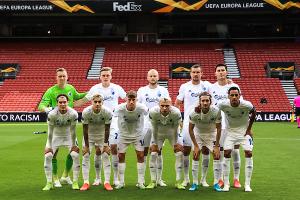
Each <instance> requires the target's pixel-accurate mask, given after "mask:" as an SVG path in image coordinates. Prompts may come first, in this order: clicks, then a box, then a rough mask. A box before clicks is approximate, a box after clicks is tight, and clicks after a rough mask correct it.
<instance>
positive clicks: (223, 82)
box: [209, 64, 242, 188]
mask: <svg viewBox="0 0 300 200" xmlns="http://www.w3.org/2000/svg"><path fill="white" fill-rule="evenodd" d="M215 75H216V78H217V82H215V83H214V84H212V85H211V87H210V88H209V92H210V94H211V96H212V102H213V105H215V106H217V105H218V103H220V102H222V101H224V100H227V99H228V89H229V88H231V87H233V86H234V87H237V88H239V86H238V85H237V84H235V83H232V82H231V81H228V79H227V75H228V72H227V66H226V65H224V64H218V65H216V67H215ZM229 82H230V83H229ZM239 89H240V88H239ZM241 98H242V97H241ZM225 126H226V123H225V117H224V113H223V112H222V134H221V139H220V151H221V154H220V161H221V168H222V165H223V161H224V150H223V144H224V138H225V136H226V131H225ZM239 148H240V146H239V145H235V146H234V149H233V151H232V158H233V168H234V170H233V171H234V181H233V186H234V187H235V188H240V187H241V184H240V181H239V177H240V167H241V159H240V150H239ZM222 171H223V170H221V172H222ZM222 173H223V172H222ZM222 177H223V175H222V174H221V179H220V181H219V185H220V187H222V186H223V184H224V183H223V180H222V179H223V178H222Z"/></svg>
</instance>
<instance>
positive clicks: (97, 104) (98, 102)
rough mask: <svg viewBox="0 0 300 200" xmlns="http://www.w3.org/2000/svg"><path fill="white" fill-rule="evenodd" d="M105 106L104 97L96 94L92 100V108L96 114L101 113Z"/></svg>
mask: <svg viewBox="0 0 300 200" xmlns="http://www.w3.org/2000/svg"><path fill="white" fill-rule="evenodd" d="M102 105H103V97H102V96H101V95H100V94H96V95H94V96H93V98H92V108H93V111H94V112H100V110H101V107H102Z"/></svg>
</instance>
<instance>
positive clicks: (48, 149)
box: [45, 148, 53, 154]
mask: <svg viewBox="0 0 300 200" xmlns="http://www.w3.org/2000/svg"><path fill="white" fill-rule="evenodd" d="M47 153H52V154H53V150H52V149H51V148H45V154H47Z"/></svg>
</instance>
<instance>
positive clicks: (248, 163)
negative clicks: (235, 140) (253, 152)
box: [245, 157, 253, 186]
mask: <svg viewBox="0 0 300 200" xmlns="http://www.w3.org/2000/svg"><path fill="white" fill-rule="evenodd" d="M252 171H253V158H252V157H251V158H245V185H249V186H250V181H251V176H252Z"/></svg>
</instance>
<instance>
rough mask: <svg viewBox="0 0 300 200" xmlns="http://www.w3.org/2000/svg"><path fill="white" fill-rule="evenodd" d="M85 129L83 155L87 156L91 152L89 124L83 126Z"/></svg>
mask: <svg viewBox="0 0 300 200" xmlns="http://www.w3.org/2000/svg"><path fill="white" fill-rule="evenodd" d="M82 128H83V138H84V149H83V151H82V154H83V155H84V154H86V153H88V152H89V148H90V147H89V134H88V133H89V125H88V124H82Z"/></svg>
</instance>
